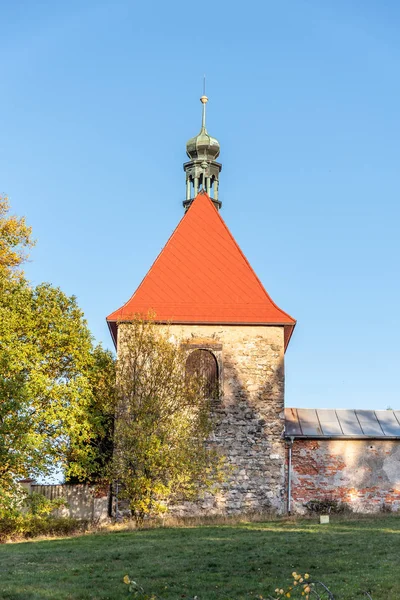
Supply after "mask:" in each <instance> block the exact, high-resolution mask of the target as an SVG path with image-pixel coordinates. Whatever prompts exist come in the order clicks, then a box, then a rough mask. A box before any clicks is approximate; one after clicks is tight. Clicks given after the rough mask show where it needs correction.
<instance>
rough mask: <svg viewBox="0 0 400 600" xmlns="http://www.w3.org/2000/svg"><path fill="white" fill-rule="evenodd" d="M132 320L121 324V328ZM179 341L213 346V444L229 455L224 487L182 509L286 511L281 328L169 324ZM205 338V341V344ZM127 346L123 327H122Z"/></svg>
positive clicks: (193, 511) (204, 511) (178, 510)
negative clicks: (216, 373)
mask: <svg viewBox="0 0 400 600" xmlns="http://www.w3.org/2000/svg"><path fill="white" fill-rule="evenodd" d="M123 327H129V325H128V324H127V325H120V328H121V329H122V328H123ZM168 331H169V336H170V337H171V339H172V340H174V341H175V342H176V343H185V344H188V345H189V346H190V343H191V341H193V343H195V344H196V346H197V347H198V346H199V343H200V346H201V345H203V347H204V348H209V349H210V350H213V347H212V344H217V347H219V348H221V347H222V349H217V350H216V351H215V352H214V354H215V355H216V357H217V360H218V364H219V368H220V389H221V394H220V399H219V400H218V401H217V402H215V403H214V408H213V411H214V419H215V428H214V434H213V436H212V439H211V440H210V443H213V444H215V445H217V446H218V447H219V448H220V450H221V452H222V454H223V455H225V457H226V461H227V465H228V466H229V471H230V473H229V476H228V479H227V481H226V483H224V484H223V488H222V490H221V491H220V492H219V493H218V494H216V495H215V496H208V497H206V498H204V499H202V500H201V501H200V502H198V503H197V504H194V503H186V504H184V505H182V506H179V507H175V508H174V510H173V512H175V513H179V514H215V513H222V514H225V513H226V514H235V513H244V512H252V511H262V510H266V509H267V508H269V507H272V508H274V509H276V510H278V511H282V510H283V499H284V489H285V485H284V481H285V479H284V478H285V469H284V465H285V446H284V441H283V438H282V434H283V428H284V415H283V407H284V366H283V361H284V339H283V327H267V326H233V325H232V326H218V325H215V326H213V325H203V326H200V325H199V326H196V325H170V326H169V328H168ZM202 342H203V344H202ZM119 344H120V345H121V347H123V330H122V331H120V332H119Z"/></svg>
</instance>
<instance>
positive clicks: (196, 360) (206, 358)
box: [186, 349, 218, 398]
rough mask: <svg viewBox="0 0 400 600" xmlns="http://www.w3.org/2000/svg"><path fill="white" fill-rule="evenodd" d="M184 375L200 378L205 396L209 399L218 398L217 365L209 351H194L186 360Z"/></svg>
mask: <svg viewBox="0 0 400 600" xmlns="http://www.w3.org/2000/svg"><path fill="white" fill-rule="evenodd" d="M186 374H187V375H188V376H189V377H190V376H193V375H195V376H200V377H201V378H202V379H203V380H204V391H205V395H206V396H207V397H209V398H216V397H217V396H218V364H217V359H216V358H215V356H214V354H213V353H212V352H210V351H209V350H203V349H199V350H194V351H193V352H191V353H190V354H189V356H188V358H187V360H186Z"/></svg>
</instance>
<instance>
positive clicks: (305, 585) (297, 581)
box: [275, 571, 311, 600]
mask: <svg viewBox="0 0 400 600" xmlns="http://www.w3.org/2000/svg"><path fill="white" fill-rule="evenodd" d="M292 577H293V585H291V586H289V587H288V588H287V589H286V590H284V589H283V588H276V590H275V594H277V598H276V600H280V599H281V598H291V597H292V593H293V592H294V591H297V590H299V591H300V590H301V595H302V596H305V600H309V594H310V592H311V586H310V583H309V581H308V580H309V579H310V575H309V574H308V573H305V574H304V575H301V573H297V572H296V571H293V573H292ZM296 586H299V587H297V589H296Z"/></svg>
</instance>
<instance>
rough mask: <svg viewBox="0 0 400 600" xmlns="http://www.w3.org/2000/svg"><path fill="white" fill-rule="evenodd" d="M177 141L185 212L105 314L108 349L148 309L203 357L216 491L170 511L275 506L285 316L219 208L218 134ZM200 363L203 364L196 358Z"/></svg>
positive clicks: (280, 487) (280, 471)
mask: <svg viewBox="0 0 400 600" xmlns="http://www.w3.org/2000/svg"><path fill="white" fill-rule="evenodd" d="M201 102H202V107H203V115H202V126H201V130H200V133H199V134H198V135H197V136H196V137H194V138H192V139H190V140H189V141H188V143H187V145H186V152H187V155H188V157H189V159H190V160H189V161H188V162H186V163H185V164H184V171H185V174H186V198H185V200H184V202H183V206H184V208H185V213H184V215H183V217H182V219H181V221H180V222H179V224H178V226H177V227H176V229H175V231H174V232H173V233H172V235H171V237H170V238H169V240H168V241H167V243H166V245H165V246H164V248H163V249H162V251H161V253H160V254H159V256H158V257H157V259H156V260H155V262H154V263H153V265H152V267H151V268H150V270H149V271H148V273H147V275H146V276H145V277H144V279H143V281H142V282H141V284H140V285H139V287H138V288H137V290H136V291H135V292H134V294H133V295H132V297H131V298H130V299H129V300H128V301H127V302H126V303H125V304H124V305H123V306H122V307H121V308H119V309H118V310H116V311H114V312H113V313H111V314H110V315H109V316H108V317H107V321H108V325H109V328H110V332H111V335H112V337H113V339H114V342H115V344H116V347H117V351H118V353H119V352H121V351H123V343H124V342H123V340H124V329H125V328H127V327H129V326H130V322H131V321H132V320H133V318H134V317H135V316H137V315H143V316H146V315H148V314H149V312H151V313H152V314H153V315H155V320H156V322H157V323H158V324H159V325H160V327H165V326H166V325H168V330H169V333H170V335H171V334H172V336H173V338H174V339H175V340H176V343H179V344H181V345H182V346H184V348H185V350H186V351H187V353H188V358H187V368H192V369H193V368H196V365H195V363H196V361H198V360H202V361H203V363H202V364H203V365H204V364H205V363H207V364H206V371H207V373H208V376H209V377H210V378H213V381H210V389H211V387H213V386H214V387H215V386H216V387H217V388H218V390H219V396H218V402H217V403H216V404H215V403H213V411H214V412H215V430H214V432H213V443H214V444H216V445H217V446H219V448H220V450H221V453H222V454H223V455H224V456H225V457H226V460H227V463H228V464H229V466H230V469H229V480H228V481H227V482H226V484H224V487H223V489H222V490H221V491H220V492H219V493H218V494H216V495H214V496H210V497H208V498H207V499H206V500H204V499H203V500H202V501H201V502H200V503H192V504H191V505H190V506H189V505H187V504H185V505H184V506H181V507H176V510H179V511H180V514H203V513H222V514H230V513H241V512H246V511H263V510H266V509H268V508H274V509H276V510H278V511H282V510H283V507H284V487H285V486H284V480H285V473H284V470H285V469H284V464H285V442H284V437H283V432H284V352H285V349H286V347H287V345H288V343H289V340H290V337H291V335H292V332H293V329H294V326H295V320H294V319H293V318H292V317H291V316H290V315H288V314H287V313H285V312H284V311H283V310H281V309H280V308H279V307H278V306H277V305H276V304H275V303H274V302H273V301H272V299H271V298H270V296H269V295H268V294H267V292H266V291H265V289H264V287H263V285H262V284H261V282H260V280H259V279H258V277H257V276H256V274H255V273H254V271H253V269H252V268H251V266H250V264H249V263H248V261H247V259H246V257H245V256H244V254H243V252H242V251H241V249H240V248H239V246H238V244H237V243H236V241H235V239H234V238H233V236H232V234H231V233H230V231H229V229H228V227H227V226H226V224H225V222H224V221H223V219H222V217H221V214H220V211H219V209H220V208H221V202H220V200H219V174H220V172H221V164H220V163H218V162H217V161H216V159H217V158H218V156H219V153H220V145H219V143H218V141H217V140H216V139H215V138H213V137H211V136H210V135H209V134H208V132H207V129H206V103H207V98H206V97H205V96H202V98H201ZM204 361H205V362H204Z"/></svg>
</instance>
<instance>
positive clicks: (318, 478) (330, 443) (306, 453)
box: [292, 440, 400, 512]
mask: <svg viewBox="0 0 400 600" xmlns="http://www.w3.org/2000/svg"><path fill="white" fill-rule="evenodd" d="M292 465H293V469H292V509H293V511H298V512H303V511H304V504H305V503H306V502H308V501H309V500H323V499H325V498H329V499H330V500H337V501H342V502H346V503H348V504H349V505H350V506H351V507H352V509H353V510H355V511H360V512H375V511H378V510H381V508H382V506H383V505H386V506H390V507H391V509H392V510H399V509H400V442H397V441H389V440H386V441H381V440H379V441H378V440H295V441H294V445H293V450H292Z"/></svg>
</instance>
